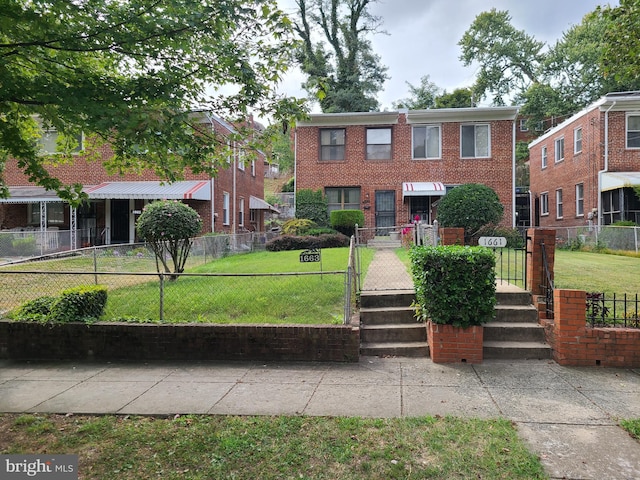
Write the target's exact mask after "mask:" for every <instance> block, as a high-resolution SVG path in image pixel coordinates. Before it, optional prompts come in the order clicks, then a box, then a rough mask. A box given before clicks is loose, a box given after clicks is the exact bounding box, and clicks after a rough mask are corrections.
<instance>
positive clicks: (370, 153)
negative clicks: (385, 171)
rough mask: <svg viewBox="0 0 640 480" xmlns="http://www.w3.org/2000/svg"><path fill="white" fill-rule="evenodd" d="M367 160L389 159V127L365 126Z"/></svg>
mask: <svg viewBox="0 0 640 480" xmlns="http://www.w3.org/2000/svg"><path fill="white" fill-rule="evenodd" d="M367 160H391V128H367Z"/></svg>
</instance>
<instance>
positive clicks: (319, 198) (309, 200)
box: [296, 189, 329, 227]
mask: <svg viewBox="0 0 640 480" xmlns="http://www.w3.org/2000/svg"><path fill="white" fill-rule="evenodd" d="M328 211H329V210H328V205H327V200H326V199H325V198H324V195H322V190H317V191H313V190H311V189H302V190H298V191H297V192H296V218H306V219H308V220H311V221H313V222H314V223H315V224H316V225H317V226H319V227H327V226H329V214H328V213H327V212H328Z"/></svg>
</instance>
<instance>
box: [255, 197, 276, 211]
mask: <svg viewBox="0 0 640 480" xmlns="http://www.w3.org/2000/svg"><path fill="white" fill-rule="evenodd" d="M249 209H251V210H271V211H272V212H275V213H280V210H278V209H277V208H276V207H274V206H273V205H271V204H270V203H268V202H265V201H264V200H262V199H261V198H258V197H254V196H253V195H251V196H250V197H249Z"/></svg>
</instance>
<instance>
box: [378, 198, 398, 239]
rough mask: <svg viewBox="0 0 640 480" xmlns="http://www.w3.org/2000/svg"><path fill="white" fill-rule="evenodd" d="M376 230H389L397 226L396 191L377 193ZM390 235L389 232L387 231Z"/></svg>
mask: <svg viewBox="0 0 640 480" xmlns="http://www.w3.org/2000/svg"><path fill="white" fill-rule="evenodd" d="M375 215H376V228H389V227H393V226H395V224H396V192H395V190H378V191H376V211H375ZM386 233H387V234H388V233H389V230H386Z"/></svg>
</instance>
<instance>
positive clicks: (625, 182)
mask: <svg viewBox="0 0 640 480" xmlns="http://www.w3.org/2000/svg"><path fill="white" fill-rule="evenodd" d="M636 185H640V172H605V173H603V174H602V184H601V185H600V190H601V191H603V192H607V191H609V190H616V189H618V188H625V187H635V186H636Z"/></svg>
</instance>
